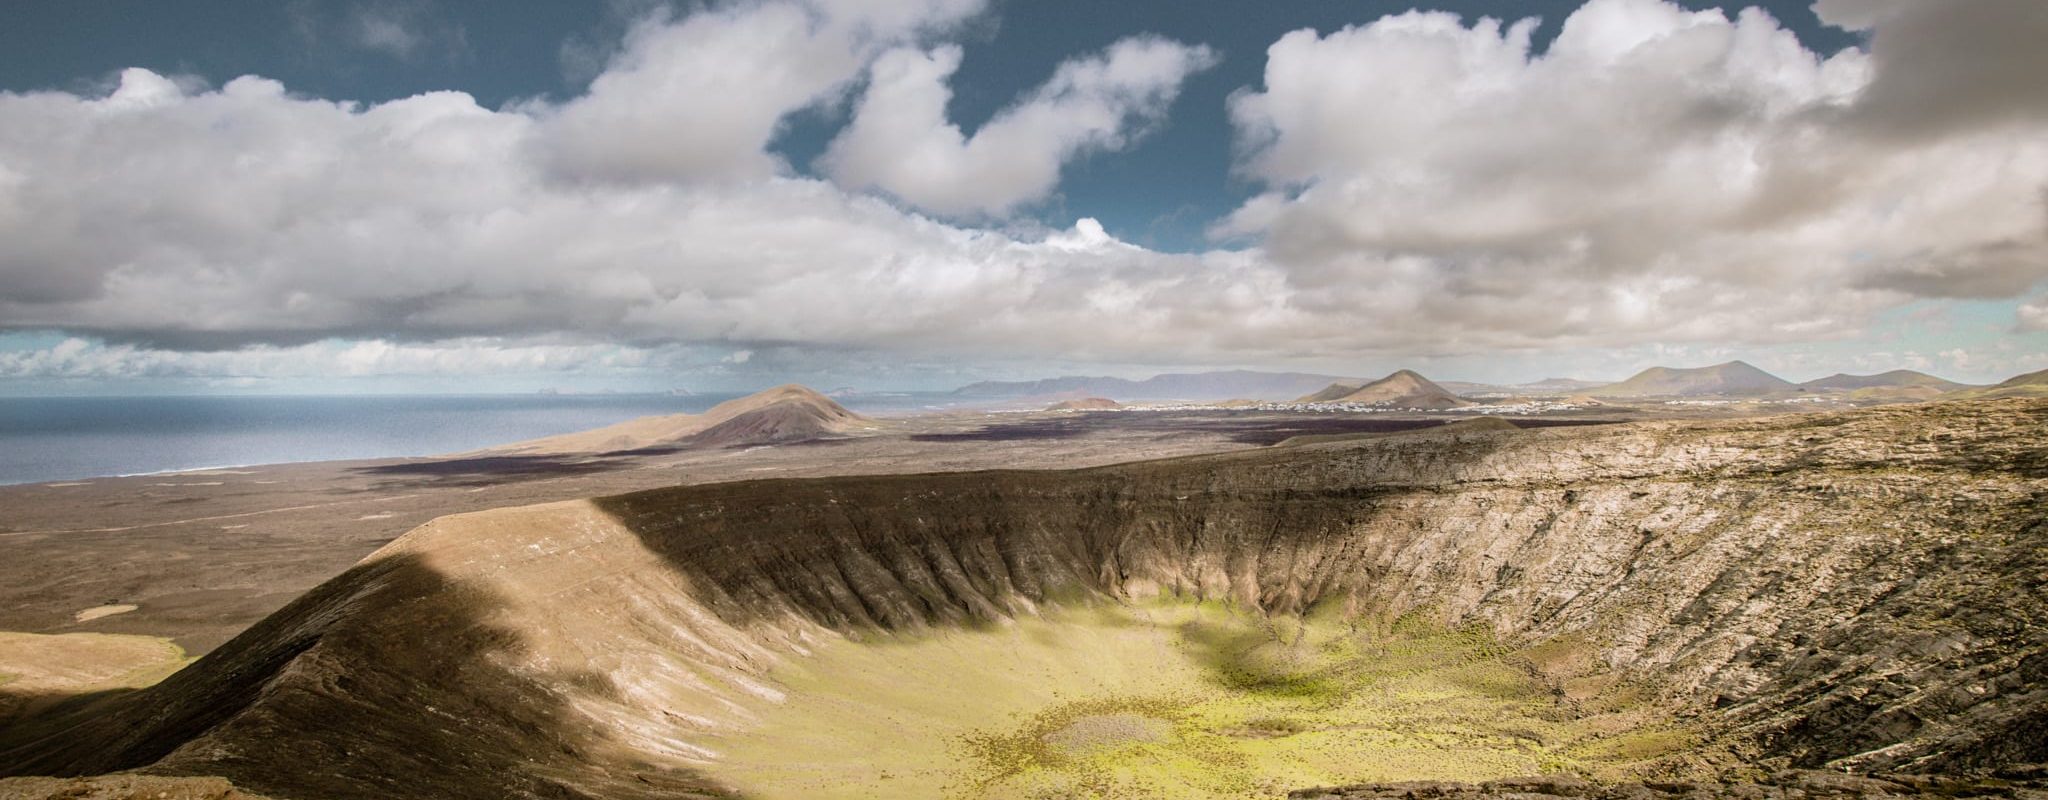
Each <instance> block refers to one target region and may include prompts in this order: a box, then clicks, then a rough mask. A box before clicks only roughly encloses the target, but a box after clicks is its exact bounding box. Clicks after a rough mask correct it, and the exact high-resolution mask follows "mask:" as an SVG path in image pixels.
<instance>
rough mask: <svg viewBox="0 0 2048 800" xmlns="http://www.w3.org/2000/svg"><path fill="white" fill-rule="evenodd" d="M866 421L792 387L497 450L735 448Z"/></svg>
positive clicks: (815, 435)
mask: <svg viewBox="0 0 2048 800" xmlns="http://www.w3.org/2000/svg"><path fill="white" fill-rule="evenodd" d="M863 421H865V418H864V417H862V416H860V415H859V414H855V413H853V412H851V411H848V410H846V408H845V407H843V406H841V405H839V404H838V403H835V402H833V401H832V399H831V398H828V397H826V396H824V395H822V394H819V393H817V392H815V391H812V390H810V389H809V388H806V387H803V386H798V385H796V384H789V385H786V386H777V387H775V388H773V389H768V390H766V391H761V392H756V393H754V394H750V395H747V396H746V397H741V398H738V399H736V400H727V401H725V402H723V403H719V404H718V405H715V406H712V407H711V409H710V410H708V411H705V412H704V413H702V414H669V415H665V416H658V417H641V418H639V419H632V420H627V421H625V422H621V423H618V424H616V425H607V426H605V427H602V428H596V429H593V430H587V431H579V432H577V433H565V434H562V435H560V436H549V437H546V438H543V439H533V440H530V441H525V442H518V443H514V444H509V445H505V446H503V447H498V448H493V450H492V452H499V453H513V454H535V455H538V454H572V453H607V452H616V451H620V450H639V449H644V448H650V447H693V448H711V447H735V446H742V445H756V444H775V443H779V442H797V441H807V440H811V439H820V438H826V437H830V436H834V435H838V434H843V433H846V432H848V431H850V430H852V429H854V428H855V427H857V426H858V425H859V424H860V423H861V422H863Z"/></svg>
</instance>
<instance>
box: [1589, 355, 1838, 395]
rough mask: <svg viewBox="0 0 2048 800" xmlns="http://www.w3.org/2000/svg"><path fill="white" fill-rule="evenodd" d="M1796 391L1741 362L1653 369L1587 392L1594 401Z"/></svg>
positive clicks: (1773, 377) (1787, 382)
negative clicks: (1613, 398)
mask: <svg viewBox="0 0 2048 800" xmlns="http://www.w3.org/2000/svg"><path fill="white" fill-rule="evenodd" d="M1795 388H1797V386H1796V385H1794V384H1793V383H1792V382H1790V381H1787V380H1785V379H1783V378H1780V377H1778V376H1776V375H1772V374H1770V373H1768V372H1765V371H1763V370H1760V369H1757V368H1756V367H1753V366H1750V365H1749V364H1748V363H1745V362H1742V361H1730V362H1728V363H1726V364H1715V365H1714V366H1711V367H1696V368H1692V369H1674V368H1671V367H1651V368H1649V369H1646V370H1643V371H1642V372H1638V373H1636V374H1635V375H1634V376H1633V377H1630V378H1629V379H1628V380H1625V381H1622V382H1620V383H1613V384H1608V385H1606V386H1601V387H1598V388H1594V389H1588V390H1586V392H1585V393H1586V394H1589V395H1592V396H1594V397H1700V396H1719V397H1761V396H1766V395H1770V394H1774V393H1778V392H1785V391H1791V390H1793V389H1795Z"/></svg>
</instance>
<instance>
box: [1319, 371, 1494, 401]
mask: <svg viewBox="0 0 2048 800" xmlns="http://www.w3.org/2000/svg"><path fill="white" fill-rule="evenodd" d="M1295 402H1298V403H1366V404H1370V405H1380V406H1388V407H1391V408H1425V409H1441V408H1459V407H1462V406H1469V405H1472V403H1470V402H1469V401H1466V400H1463V399H1460V398H1459V397H1458V396H1457V395H1454V394H1451V393H1450V392H1449V391H1448V390H1445V389H1444V387H1442V386H1438V385H1436V384H1435V383H1433V382H1431V381H1430V380H1429V379H1428V378H1425V377H1422V375H1421V374H1419V373H1416V372H1415V371H1413V370H1406V369H1404V370H1400V371H1397V372H1395V373H1394V374H1392V375H1388V376H1387V377H1384V378H1381V379H1379V380H1376V381H1373V382H1371V383H1368V384H1365V385H1364V386H1349V385H1346V384H1342V383H1336V384H1331V385H1330V386H1329V387H1328V388H1325V389H1323V390H1322V391H1319V392H1316V393H1315V394H1311V395H1307V396H1305V397H1301V398H1298V399H1296V400H1295Z"/></svg>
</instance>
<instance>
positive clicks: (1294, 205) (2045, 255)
mask: <svg viewBox="0 0 2048 800" xmlns="http://www.w3.org/2000/svg"><path fill="white" fill-rule="evenodd" d="M1412 5H1414V4H1412V3H1408V2H1401V3H1386V2H1311V1H1309V0H1299V1H1290V2H1270V3H1247V2H1202V3H1188V2H1131V3H1100V2H1093V3H1089V2H1067V1H1065V0H1059V1H1057V2H1055V1H1051V0H1046V1H1035V2H1001V1H1000V0H910V1H909V2H900V1H885V0H753V1H750V2H723V3H685V4H663V3H658V2H636V1H634V0H618V1H616V2H612V3H609V4H598V3H589V4H523V5H521V6H520V7H517V8H514V7H511V6H506V5H505V4H494V3H483V2H452V1H449V2H434V1H433V0H358V1H356V2H347V1H342V2H322V3H312V2H286V3H278V2H213V3H164V2H156V1H153V0H102V1H101V2H95V3H62V4H48V3H46V4H33V3H15V4H7V5H6V6H5V7H4V8H0V394H100V393H135V394H153V393H171V392H235V393H242V392H286V393H290V392H312V393H334V392H475V391H532V390H535V389H540V388H560V389H570V390H589V391H598V390H624V391H634V390H661V389H668V388H690V389H698V390H705V391H726V390H738V389H747V388H755V387H759V386H765V385H770V384H773V383H780V382H784V381H791V380H795V381H802V382H806V383H811V384H814V385H821V386H830V387H840V386H852V387H858V388H868V389H944V388H951V387H953V386H956V385H959V384H961V383H965V382H968V381H972V380H980V379H988V378H1027V377H1042V376H1047V375H1054V374H1074V373H1079V374H1114V375H1124V376H1144V375H1148V374H1152V373H1155V372H1160V371H1196V370H1204V369H1221V368H1240V367H1241V368H1254V369H1271V370H1304V371H1318V372H1327V373H1331V374H1338V375H1347V376H1365V377H1371V376H1377V375H1381V374H1385V373H1386V372H1389V371H1392V370H1393V369H1396V368H1403V367H1408V368H1415V369H1419V370H1421V371H1423V372H1424V373H1426V374H1429V375H1431V376H1433V377H1438V378H1442V379H1465V380H1484V381H1498V382H1516V381H1528V380H1537V379H1541V378H1546V377H1578V378H1586V379H1618V378H1621V377H1625V376H1626V375H1628V374H1630V373H1632V372H1634V371H1636V370H1639V369H1641V368H1643V367H1647V366H1652V365H1659V364H1662V365H1671V366H1698V365H1704V364H1710V363H1717V362H1719V361H1725V360H1729V359H1733V358H1742V359H1745V360H1749V361H1751V362H1752V363H1756V364H1758V365H1759V366H1763V367H1765V368H1766V369H1770V370H1773V371H1776V372H1778V373H1780V374H1782V375H1784V376H1785V377H1788V378H1792V379H1795V380H1798V379H1806V378H1813V377H1819V376H1822V375H1826V374H1830V373H1833V372H1837V371H1849V372H1873V371H1882V370H1886V369H1893V368H1911V369H1921V370H1925V371H1929V372H1933V373H1935V374H1939V375H1942V376H1943V377H1948V378H1952V379H1957V380H1966V381H1980V382H1989V381H1996V380H1999V379H2002V378H2004V377H2007V376H2009V375H2012V374H2015V373H2018V372H2024V371H2031V370H2037V369H2042V368H2048V205H2044V203H2048V87H2044V86H2043V85H2042V84H2041V83H2040V82H2039V81H2038V79H2037V76H2039V75H2042V74H2048V51H2044V50H2043V49H2042V48H2040V47H2039V46H2038V43H2039V42H2040V41H2041V40H2042V38H2043V37H2044V36H2048V4H2042V3H2038V2H2034V0H1958V1H1957V2H1947V3H1923V2H1914V1H1913V0H1822V1H1821V2H1819V3H1812V4H1808V3H1804V2H1777V3H1767V4H1763V5H1761V6H1757V7H1748V6H1734V5H1730V6H1726V7H1722V6H1717V5H1716V4H1713V3H1704V2H1688V3H1685V4H1683V5H1680V4H1674V3H1669V2H1664V0H1592V1H1591V2H1587V3H1584V4H1581V3H1578V2H1450V3H1439V4H1432V5H1427V6H1425V7H1422V8H1419V9H1412V8H1411V6H1412ZM527 6H532V7H527Z"/></svg>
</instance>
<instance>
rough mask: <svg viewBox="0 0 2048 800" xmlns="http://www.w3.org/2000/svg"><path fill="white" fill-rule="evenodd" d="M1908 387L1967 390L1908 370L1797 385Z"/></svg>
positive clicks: (1839, 374) (1842, 376) (1843, 374)
mask: <svg viewBox="0 0 2048 800" xmlns="http://www.w3.org/2000/svg"><path fill="white" fill-rule="evenodd" d="M1908 386H1925V387H1929V388H1933V389H1936V390H1938V391H1943V392H1951V391H1955V390H1957V389H1965V388H1969V387H1968V386H1966V385H1964V384H1960V383H1956V382H1955V381H1950V380H1943V379H1941V378H1937V377H1934V376H1933V375H1929V374H1927V373H1925V372H1915V371H1913V370H1910V369H1895V370H1892V371H1890V372H1880V373H1877V374H1875V375H1850V374H1848V373H1846V372H1837V373H1835V374H1833V375H1829V376H1827V377H1825V378H1817V379H1814V380H1810V381H1807V382H1805V383H1802V384H1799V388H1801V389H1807V390H1810V391H1826V390H1839V391H1851V390H1855V389H1882V388H1894V387H1908Z"/></svg>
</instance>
